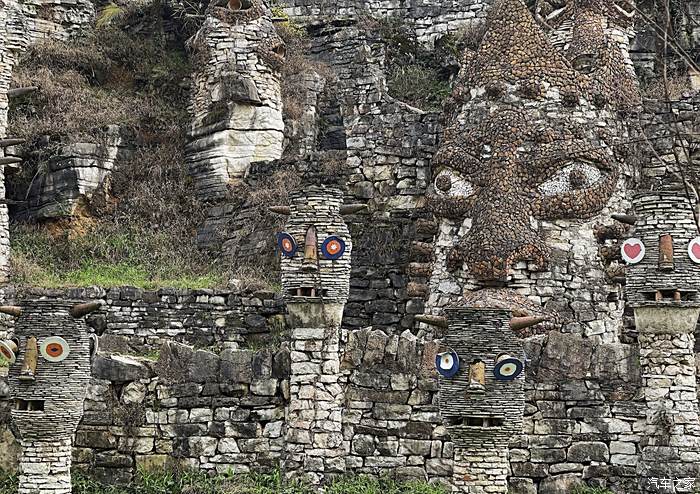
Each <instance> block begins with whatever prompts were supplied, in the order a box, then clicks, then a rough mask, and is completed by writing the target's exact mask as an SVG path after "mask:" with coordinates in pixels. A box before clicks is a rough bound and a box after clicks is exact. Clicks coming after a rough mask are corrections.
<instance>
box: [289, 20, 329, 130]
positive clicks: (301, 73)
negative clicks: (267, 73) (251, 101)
mask: <svg viewBox="0 0 700 494" xmlns="http://www.w3.org/2000/svg"><path fill="white" fill-rule="evenodd" d="M277 32H278V34H279V35H280V37H281V38H282V39H283V40H284V42H285V44H286V45H287V56H286V59H285V62H284V65H283V66H282V77H281V89H282V102H283V104H284V110H283V112H284V116H285V118H288V119H291V120H297V119H299V118H301V116H302V114H303V111H304V101H305V99H306V92H307V86H306V82H305V81H306V79H307V77H308V76H309V75H311V74H313V73H317V74H319V75H321V76H322V77H325V78H327V79H330V78H332V77H334V74H333V71H332V70H331V68H330V67H329V66H328V65H326V64H324V63H321V62H317V61H314V60H311V59H310V58H309V56H308V53H309V46H310V41H309V39H308V38H307V37H306V35H305V34H304V33H303V31H301V29H300V28H299V27H295V26H291V25H290V24H289V23H284V24H280V25H278V26H277Z"/></svg>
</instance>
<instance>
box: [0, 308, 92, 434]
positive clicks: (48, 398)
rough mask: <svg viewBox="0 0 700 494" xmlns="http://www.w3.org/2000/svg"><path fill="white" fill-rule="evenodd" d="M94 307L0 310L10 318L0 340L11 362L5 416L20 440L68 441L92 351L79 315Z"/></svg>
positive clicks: (78, 414) (75, 424)
mask: <svg viewBox="0 0 700 494" xmlns="http://www.w3.org/2000/svg"><path fill="white" fill-rule="evenodd" d="M98 307H99V304H98V303H88V304H78V303H72V302H67V301H58V300H31V301H27V302H25V303H24V304H23V306H22V307H21V308H20V307H14V306H13V307H7V306H5V307H1V308H0V311H2V312H4V313H7V314H11V315H13V316H15V317H16V321H15V329H14V334H12V335H11V336H10V338H8V339H7V340H5V341H3V342H0V351H2V353H3V355H4V356H5V357H6V358H8V360H9V361H10V363H11V365H10V368H9V376H8V378H9V385H10V398H11V399H12V400H13V403H12V410H11V416H12V422H13V426H14V428H15V430H16V432H17V433H18V435H19V438H20V439H22V440H23V441H39V442H44V441H51V440H65V439H68V440H70V438H72V436H73V434H74V433H75V430H76V428H77V427H78V423H79V422H80V419H81V417H82V415H83V401H84V399H85V393H86V390H87V386H88V384H89V382H90V377H91V360H92V355H93V354H94V352H95V351H96V340H95V339H94V337H93V336H91V335H90V332H89V331H88V327H87V326H86V324H85V322H84V321H83V316H84V315H86V314H87V313H89V312H91V311H93V310H96V309H97V308H98Z"/></svg>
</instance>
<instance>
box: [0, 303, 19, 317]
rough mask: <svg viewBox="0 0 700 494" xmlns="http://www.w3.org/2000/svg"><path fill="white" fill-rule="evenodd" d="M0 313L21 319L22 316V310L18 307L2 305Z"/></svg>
mask: <svg viewBox="0 0 700 494" xmlns="http://www.w3.org/2000/svg"><path fill="white" fill-rule="evenodd" d="M0 312H2V313H3V314H7V315H9V316H15V317H19V316H20V314H22V308H21V307H18V306H16V305H0Z"/></svg>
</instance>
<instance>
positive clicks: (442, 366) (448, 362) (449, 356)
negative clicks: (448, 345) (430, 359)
mask: <svg viewBox="0 0 700 494" xmlns="http://www.w3.org/2000/svg"><path fill="white" fill-rule="evenodd" d="M435 368H436V369H437V371H438V373H439V374H440V375H441V376H442V377H453V376H454V375H455V374H457V371H459V356H458V355H457V354H456V353H455V352H445V353H438V354H437V355H436V356H435Z"/></svg>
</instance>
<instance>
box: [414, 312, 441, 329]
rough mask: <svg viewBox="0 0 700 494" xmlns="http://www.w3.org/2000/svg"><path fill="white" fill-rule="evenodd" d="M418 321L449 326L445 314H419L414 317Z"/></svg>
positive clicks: (437, 325)
mask: <svg viewBox="0 0 700 494" xmlns="http://www.w3.org/2000/svg"><path fill="white" fill-rule="evenodd" d="M414 319H415V320H416V321H418V322H424V323H425V324H430V325H431V326H436V327H438V328H446V327H447V318H446V317H444V316H433V315H431V314H418V315H417V316H415V317H414Z"/></svg>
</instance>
